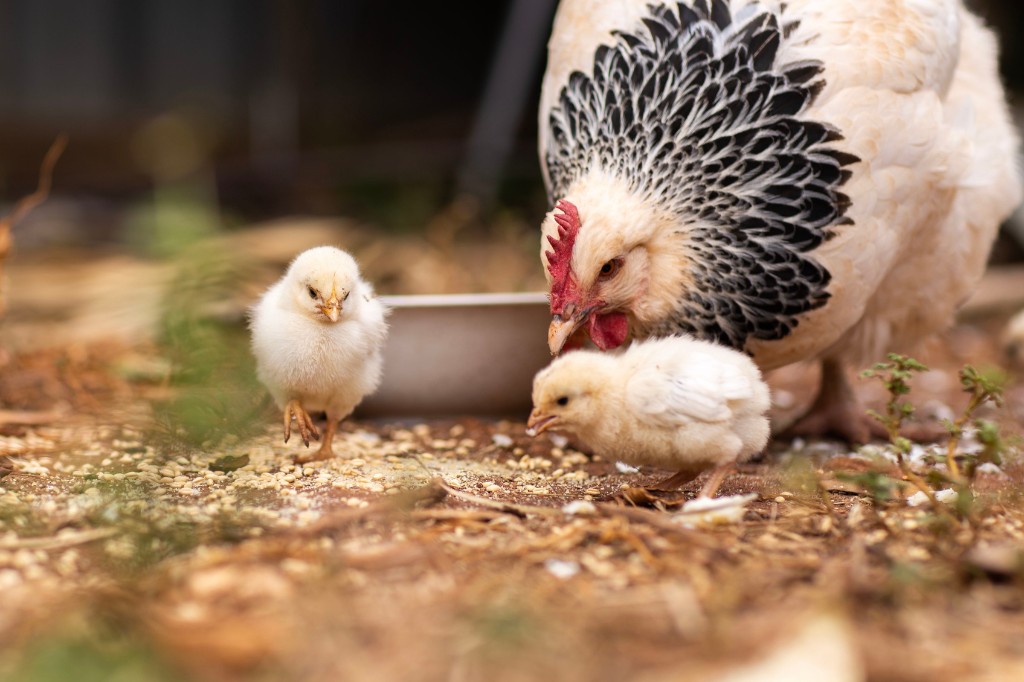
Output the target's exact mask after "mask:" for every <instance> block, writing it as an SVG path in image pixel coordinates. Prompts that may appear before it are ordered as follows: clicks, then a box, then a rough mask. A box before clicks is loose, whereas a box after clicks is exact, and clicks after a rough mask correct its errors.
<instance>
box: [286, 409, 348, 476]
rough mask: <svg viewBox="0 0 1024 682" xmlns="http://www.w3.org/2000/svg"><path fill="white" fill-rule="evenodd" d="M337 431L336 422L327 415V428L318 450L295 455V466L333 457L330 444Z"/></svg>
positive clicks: (332, 449) (331, 416)
mask: <svg viewBox="0 0 1024 682" xmlns="http://www.w3.org/2000/svg"><path fill="white" fill-rule="evenodd" d="M337 430H338V420H337V419H335V418H334V417H333V415H331V414H330V413H328V414H327V426H326V427H325V428H324V437H323V440H321V441H320V448H319V449H318V450H317V451H316V452H312V453H302V454H299V455H296V456H295V462H296V463H297V464H305V463H306V462H316V461H319V460H324V459H330V458H331V457H334V448H333V447H332V443H333V442H334V434H335V432H336V431H337Z"/></svg>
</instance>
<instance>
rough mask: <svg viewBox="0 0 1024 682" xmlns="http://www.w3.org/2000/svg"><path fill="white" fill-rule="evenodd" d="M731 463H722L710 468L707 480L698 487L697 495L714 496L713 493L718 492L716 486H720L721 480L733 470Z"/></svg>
mask: <svg viewBox="0 0 1024 682" xmlns="http://www.w3.org/2000/svg"><path fill="white" fill-rule="evenodd" d="M733 468H734V467H733V463H732V462H729V463H728V464H722V465H719V466H717V467H715V468H714V469H712V470H711V475H710V476H708V480H707V481H705V482H704V486H703V487H702V488H701V489H700V492H699V493H698V494H697V497H714V496H715V493H717V492H718V488H719V487H721V485H722V481H724V480H725V477H726V476H728V475H729V474H730V473H731V472H732V470H733Z"/></svg>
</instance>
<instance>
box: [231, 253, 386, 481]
mask: <svg viewBox="0 0 1024 682" xmlns="http://www.w3.org/2000/svg"><path fill="white" fill-rule="evenodd" d="M386 317H387V309H386V308H385V307H384V305H383V304H382V303H381V302H380V301H379V300H378V299H377V298H376V297H375V296H374V292H373V287H372V286H371V285H370V284H369V283H367V282H365V281H364V280H362V279H360V277H359V266H358V265H357V264H356V261H355V259H353V258H352V256H350V255H349V254H347V253H346V252H344V251H342V250H341V249H336V248H334V247H332V246H318V247H315V248H312V249H309V250H307V251H304V252H302V253H301V254H299V255H298V256H297V257H296V258H295V260H294V261H292V264H291V266H290V267H289V268H288V271H287V272H286V273H285V275H284V277H282V278H281V279H280V280H279V281H278V282H277V283H276V284H274V285H273V286H272V287H270V288H269V289H268V290H267V291H266V293H265V294H263V297H262V298H261V299H260V300H259V302H258V303H257V304H256V305H255V306H253V308H252V310H251V315H250V325H249V326H250V329H251V331H252V352H253V355H255V356H256V369H257V374H258V376H259V379H260V381H261V382H263V384H264V385H265V386H266V387H267V389H268V390H269V391H270V394H271V396H273V398H274V400H275V401H276V402H277V405H278V407H280V408H282V409H283V410H284V440H285V442H286V443H287V442H288V439H289V438H290V437H291V428H292V424H291V423H292V419H293V418H294V419H295V421H296V424H297V425H298V429H299V433H300V434H301V436H302V442H303V443H305V444H306V445H307V446H308V445H309V440H310V438H313V439H317V440H319V439H320V433H319V431H317V428H316V425H315V424H313V420H312V418H310V416H309V413H310V412H319V411H323V412H325V413H326V416H327V426H326V429H325V431H324V435H323V440H322V441H321V443H320V449H319V450H318V451H317V452H316V453H315V454H313V455H302V456H300V457H296V458H295V460H296V461H297V462H308V461H312V460H318V459H326V458H328V457H331V456H333V454H334V452H333V450H332V447H331V444H332V441H333V439H334V433H335V431H336V430H337V428H338V422H340V421H341V420H342V419H344V418H345V417H347V416H348V415H349V414H351V413H352V410H354V409H355V407H356V405H358V404H359V402H360V401H361V400H362V399H363V398H364V397H366V396H367V395H369V394H370V393H372V392H373V391H374V390H376V388H377V386H378V385H379V384H380V377H381V369H382V364H383V360H382V356H381V351H382V349H383V346H384V341H385V338H386V337H387V329H388V328H387V322H386Z"/></svg>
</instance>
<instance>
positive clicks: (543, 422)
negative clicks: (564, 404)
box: [526, 409, 558, 438]
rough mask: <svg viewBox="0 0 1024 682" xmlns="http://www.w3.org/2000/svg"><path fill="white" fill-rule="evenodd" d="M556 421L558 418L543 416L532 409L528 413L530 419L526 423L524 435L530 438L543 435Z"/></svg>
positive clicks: (538, 411)
mask: <svg viewBox="0 0 1024 682" xmlns="http://www.w3.org/2000/svg"><path fill="white" fill-rule="evenodd" d="M556 421H558V417H557V416H555V415H553V414H552V415H545V414H544V413H543V412H541V411H540V410H537V409H534V410H533V412H531V413H530V418H529V419H528V420H527V422H526V435H527V436H530V437H531V438H532V437H534V436H536V435H538V434H541V433H544V432H545V431H547V430H548V429H549V428H551V427H552V426H554V425H555V422H556Z"/></svg>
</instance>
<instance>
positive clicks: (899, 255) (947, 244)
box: [539, 0, 1020, 441]
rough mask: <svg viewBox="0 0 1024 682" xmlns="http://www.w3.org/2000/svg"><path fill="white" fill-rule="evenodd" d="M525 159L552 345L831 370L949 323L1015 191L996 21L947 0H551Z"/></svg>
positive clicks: (844, 414)
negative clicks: (652, 345) (634, 345)
mask: <svg viewBox="0 0 1024 682" xmlns="http://www.w3.org/2000/svg"><path fill="white" fill-rule="evenodd" d="M548 48H549V57H548V66H547V72H546V74H545V78H544V83H543V90H542V94H541V104H540V114H539V119H540V155H541V159H542V166H543V170H544V175H545V180H546V183H547V187H548V192H549V195H550V197H551V199H552V202H553V203H555V208H554V209H553V210H552V211H551V212H550V213H549V214H548V215H547V216H546V218H545V220H544V223H543V238H542V248H541V254H542V255H541V258H542V261H544V262H545V263H546V266H547V267H546V270H547V276H548V280H549V284H550V293H551V313H552V321H551V326H550V328H549V333H548V342H549V345H550V348H551V351H552V353H558V352H559V351H560V350H561V349H562V348H563V346H565V345H566V343H569V344H570V345H579V343H581V341H582V339H580V336H581V335H582V334H586V335H589V337H590V339H591V340H592V341H593V342H594V344H596V345H597V346H598V347H599V348H601V349H609V348H614V347H617V346H620V345H621V344H623V343H624V342H625V341H626V339H627V338H629V337H631V336H632V337H634V338H643V337H648V336H664V335H669V334H678V333H688V334H692V335H694V336H696V337H698V338H700V339H706V340H710V341H714V342H716V343H719V344H722V345H726V346H729V347H731V348H735V349H738V350H742V351H745V352H747V353H749V354H750V355H752V357H753V358H754V359H755V361H756V362H757V364H758V365H759V366H760V367H761V368H762V369H763V370H769V369H772V368H776V367H780V366H782V365H786V364H789V363H792V362H795V361H798V360H804V359H811V358H820V359H821V360H822V361H823V376H822V389H821V391H820V393H819V396H818V399H817V401H816V402H815V405H814V407H813V408H812V411H811V413H810V414H809V415H808V416H807V418H806V419H805V420H804V422H803V424H801V425H800V426H801V427H802V430H804V431H805V432H817V433H822V432H825V431H833V432H838V433H839V434H841V435H844V436H846V437H847V438H849V439H851V440H858V441H862V440H865V439H866V437H867V426H866V423H865V421H864V420H863V413H862V412H861V411H860V410H859V407H858V405H857V402H856V398H855V396H854V395H853V393H852V391H851V390H850V387H849V385H848V383H847V378H846V374H845V370H844V367H846V366H848V365H851V364H852V365H856V366H864V365H865V364H867V363H869V362H870V361H873V360H875V359H877V358H878V357H879V356H880V355H881V354H883V353H884V352H887V351H898V350H901V349H905V348H907V347H908V346H909V345H911V344H913V343H914V342H916V341H917V340H919V339H921V338H922V337H924V336H926V335H928V334H930V333H932V332H934V331H936V330H939V329H941V328H943V327H944V326H946V325H947V324H948V323H949V322H950V320H951V318H952V315H953V312H954V310H955V309H956V308H957V306H958V305H959V304H960V303H961V302H962V301H963V300H964V299H965V298H966V296H967V295H968V293H969V292H970V291H971V290H972V288H973V287H974V286H975V284H976V282H977V280H978V279H979V277H980V275H981V272H982V270H983V268H984V265H985V261H986V258H987V255H988V252H989V248H990V245H991V243H992V241H993V239H994V237H995V234H996V231H997V228H998V226H999V224H1000V222H1001V221H1002V220H1003V218H1004V217H1005V216H1007V215H1008V214H1009V213H1010V211H1011V210H1012V209H1013V207H1014V206H1016V204H1017V203H1018V202H1019V199H1020V182H1019V180H1018V174H1017V170H1016V167H1015V161H1014V159H1015V153H1016V149H1017V144H1018V141H1017V134H1016V132H1015V131H1014V129H1013V128H1012V127H1011V125H1010V120H1009V117H1008V114H1007V107H1006V103H1005V101H1004V94H1003V90H1002V87H1001V85H1000V82H999V78H998V75H997V72H996V44H995V40H994V38H993V35H992V33H991V32H990V31H989V30H987V29H986V28H984V27H983V26H982V24H981V22H980V21H979V20H978V19H977V18H976V17H975V16H974V15H972V14H971V13H969V12H968V11H967V10H965V9H964V8H963V7H962V5H961V3H960V0H832V1H830V2H821V1H820V0H785V1H783V0H763V1H761V2H754V1H750V0H711V1H710V2H707V1H706V0H686V2H682V3H679V4H661V3H653V4H652V3H651V2H650V0H620V1H617V2H612V1H607V2H600V3H594V2H590V1H588V0H563V1H562V3H561V5H560V6H559V9H558V13H557V16H556V18H555V24H554V29H553V32H552V35H551V38H550V42H549V45H548Z"/></svg>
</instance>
